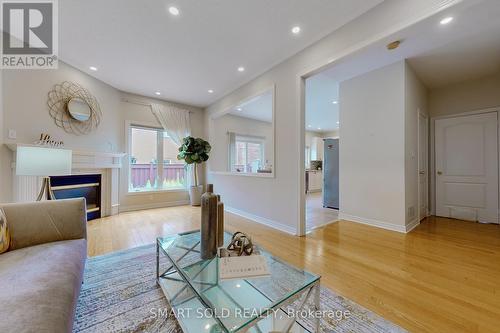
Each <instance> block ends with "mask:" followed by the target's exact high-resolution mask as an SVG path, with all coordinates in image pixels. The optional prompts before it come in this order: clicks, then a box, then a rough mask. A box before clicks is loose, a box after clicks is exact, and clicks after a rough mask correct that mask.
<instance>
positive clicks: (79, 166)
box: [6, 143, 126, 216]
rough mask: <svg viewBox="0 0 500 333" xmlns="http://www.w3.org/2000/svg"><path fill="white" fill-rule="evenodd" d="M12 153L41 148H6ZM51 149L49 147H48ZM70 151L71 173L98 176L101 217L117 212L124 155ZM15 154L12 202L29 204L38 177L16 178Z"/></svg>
mask: <svg viewBox="0 0 500 333" xmlns="http://www.w3.org/2000/svg"><path fill="white" fill-rule="evenodd" d="M6 146H7V147H8V148H9V149H10V150H12V151H13V152H16V151H17V148H18V147H22V146H24V147H26V146H28V147H44V146H37V145H32V144H21V143H15V144H6ZM49 148H50V147H49ZM63 149H70V150H71V151H72V165H71V170H72V173H73V174H101V176H102V177H101V179H102V184H101V191H102V193H101V208H102V216H108V215H115V214H117V213H118V211H119V206H120V195H119V184H120V181H119V177H120V169H121V168H122V158H123V157H124V156H126V153H120V152H97V151H85V150H78V149H71V148H70V147H64V148H63ZM15 169H16V164H15V154H14V162H13V163H12V172H13V175H14V182H13V187H14V188H13V192H14V200H15V201H32V200H34V198H36V195H37V193H38V192H39V190H40V184H41V181H40V177H35V176H16V175H15Z"/></svg>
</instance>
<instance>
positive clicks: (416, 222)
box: [406, 218, 420, 233]
mask: <svg viewBox="0 0 500 333" xmlns="http://www.w3.org/2000/svg"><path fill="white" fill-rule="evenodd" d="M419 224H420V221H419V220H418V218H416V219H414V220H413V221H410V223H408V224H407V225H406V233H408V232H410V231H412V230H413V229H415V228H416V227H418V226H419Z"/></svg>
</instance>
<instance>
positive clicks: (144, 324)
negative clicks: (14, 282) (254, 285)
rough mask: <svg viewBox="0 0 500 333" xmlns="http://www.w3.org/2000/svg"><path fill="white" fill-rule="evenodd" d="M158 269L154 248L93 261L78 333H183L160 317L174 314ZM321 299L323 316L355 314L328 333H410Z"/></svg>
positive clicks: (332, 323) (327, 323)
mask: <svg viewBox="0 0 500 333" xmlns="http://www.w3.org/2000/svg"><path fill="white" fill-rule="evenodd" d="M155 269H156V250H155V246H154V245H153V244H151V245H146V246H142V247H139V248H135V249H131V250H126V251H122V252H115V253H111V254H108V255H104V256H99V257H93V258H89V259H88V260H87V264H86V269H85V276H84V284H83V286H82V291H81V294H80V298H79V300H78V306H77V310H76V316H75V323H74V328H73V332H75V333H76V332H78V333H90V332H106V333H107V332H123V333H132V332H134V333H135V332H148V333H173V332H175V333H181V332H182V330H181V329H180V328H179V326H178V324H177V321H176V319H175V317H173V316H158V315H156V314H154V313H155V311H156V310H157V309H167V308H168V304H167V302H166V300H165V297H164V296H163V293H162V291H161V289H160V288H159V287H158V286H157V284H156V280H155ZM320 299H321V308H322V310H325V309H326V310H332V311H334V312H336V313H338V312H339V311H341V312H343V313H346V311H347V313H349V317H348V318H340V319H339V318H338V317H337V318H335V319H325V320H322V322H321V327H322V330H323V332H341V333H348V332H349V333H352V332H356V333H382V332H391V333H392V332H406V331H405V330H403V329H402V328H400V327H398V326H396V325H394V324H392V323H391V322H389V321H387V320H385V319H383V318H382V317H380V316H378V315H376V314H375V313H373V312H371V311H369V310H367V309H365V308H363V307H362V306H360V305H358V304H356V303H354V302H352V301H350V300H348V299H346V298H344V297H342V296H339V295H336V294H335V293H333V292H332V291H330V290H329V289H327V288H322V290H321V297H320ZM302 324H303V325H304V326H306V327H310V326H311V323H308V322H307V321H305V322H302Z"/></svg>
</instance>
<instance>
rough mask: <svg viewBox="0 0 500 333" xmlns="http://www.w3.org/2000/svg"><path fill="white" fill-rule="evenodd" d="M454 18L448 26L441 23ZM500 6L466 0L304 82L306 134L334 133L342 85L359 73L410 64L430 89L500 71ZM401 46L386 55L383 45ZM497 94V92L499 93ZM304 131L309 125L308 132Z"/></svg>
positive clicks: (490, 1)
mask: <svg viewBox="0 0 500 333" xmlns="http://www.w3.org/2000/svg"><path fill="white" fill-rule="evenodd" d="M448 16H452V17H453V18H454V20H453V21H452V22H451V23H450V24H448V25H440V24H439V22H440V21H441V19H442V18H444V17H448ZM498 17H500V1H499V0H468V1H465V2H462V3H460V4H459V5H456V6H454V7H452V8H450V9H448V10H446V11H445V12H442V13H439V14H437V15H435V16H434V17H431V18H429V19H426V20H424V21H422V22H419V23H417V24H415V25H413V26H411V27H409V28H407V29H404V30H402V31H400V32H398V33H396V34H394V35H393V36H390V37H388V38H384V39H383V40H381V41H379V42H377V43H375V44H373V45H370V46H368V47H367V48H365V49H363V50H361V51H359V52H357V53H356V54H354V55H351V56H349V57H347V58H345V59H343V60H342V61H340V62H338V63H336V64H334V65H332V67H330V68H328V69H326V70H324V71H323V72H321V73H320V74H317V75H315V76H313V77H311V78H309V79H308V80H307V81H306V130H314V131H318V130H317V129H318V128H321V130H320V131H330V130H332V129H336V127H337V124H336V122H337V121H338V119H339V111H338V106H339V105H340V104H341V103H342V101H341V100H339V104H338V105H331V104H329V101H330V100H332V99H335V98H337V96H338V87H337V88H335V84H336V83H335V82H342V81H344V80H347V79H350V78H352V77H355V76H358V75H361V74H363V73H366V72H369V71H371V70H375V69H377V68H380V67H383V66H386V65H389V64H392V63H394V62H396V61H400V60H403V59H408V61H409V63H410V65H411V66H412V68H413V69H414V70H415V71H416V73H417V75H418V76H419V77H420V79H421V80H422V81H423V82H424V84H425V85H426V86H427V87H428V88H429V89H435V88H439V87H443V86H446V85H449V84H453V83H457V82H462V81H466V80H472V79H477V78H481V77H484V76H487V75H491V74H494V73H497V72H499V71H500V20H499V19H498ZM394 40H402V44H401V46H400V47H399V48H398V49H397V50H394V51H388V50H387V49H386V45H387V44H388V43H389V42H392V41H394ZM499 94H500V92H499ZM308 125H311V127H309V126H308Z"/></svg>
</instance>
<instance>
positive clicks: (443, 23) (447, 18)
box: [439, 16, 453, 25]
mask: <svg viewBox="0 0 500 333" xmlns="http://www.w3.org/2000/svg"><path fill="white" fill-rule="evenodd" d="M451 21H453V17H451V16H448V17H445V18H444V19H442V20H441V22H439V23H441V25H446V24H448V23H450V22H451Z"/></svg>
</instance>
